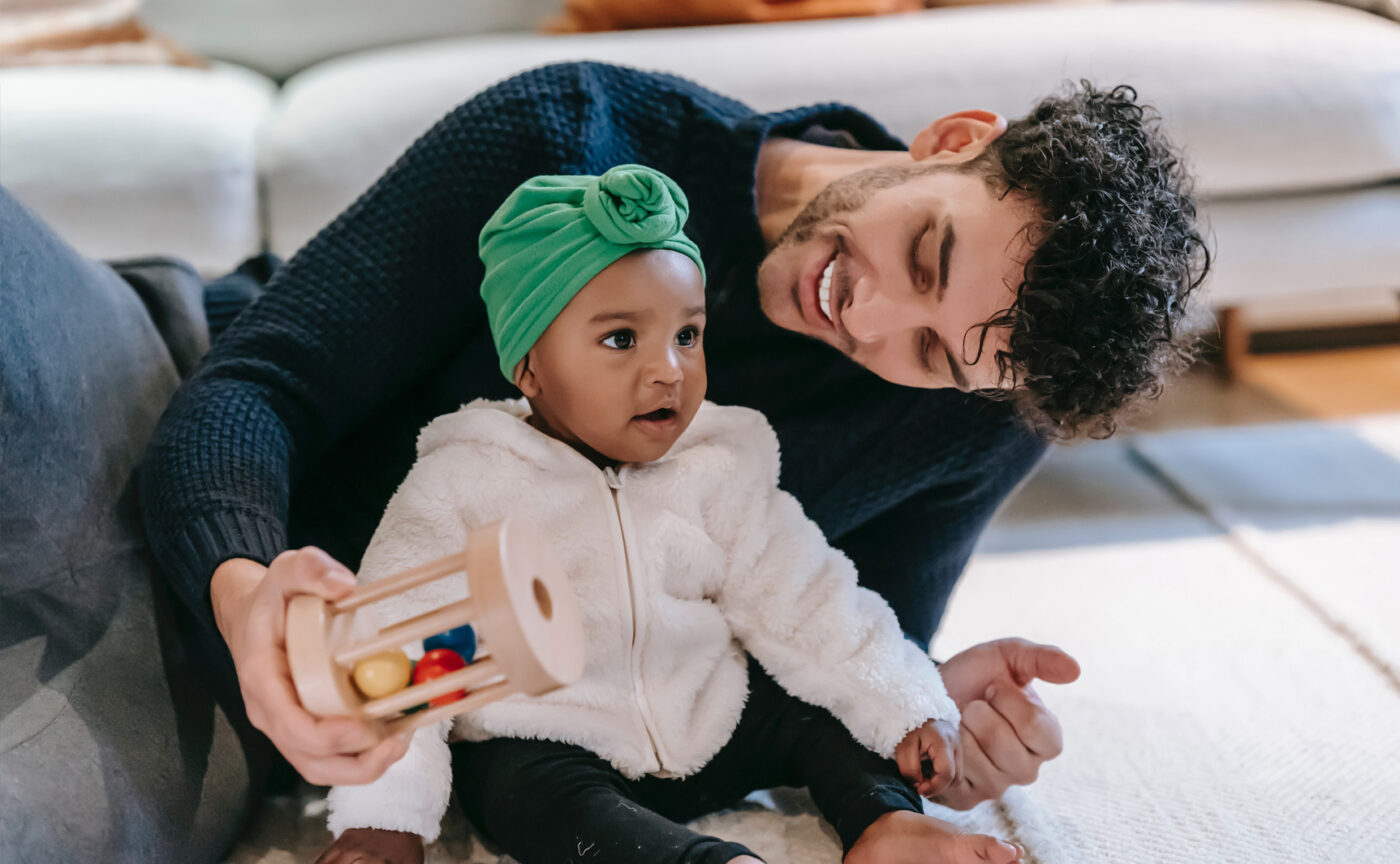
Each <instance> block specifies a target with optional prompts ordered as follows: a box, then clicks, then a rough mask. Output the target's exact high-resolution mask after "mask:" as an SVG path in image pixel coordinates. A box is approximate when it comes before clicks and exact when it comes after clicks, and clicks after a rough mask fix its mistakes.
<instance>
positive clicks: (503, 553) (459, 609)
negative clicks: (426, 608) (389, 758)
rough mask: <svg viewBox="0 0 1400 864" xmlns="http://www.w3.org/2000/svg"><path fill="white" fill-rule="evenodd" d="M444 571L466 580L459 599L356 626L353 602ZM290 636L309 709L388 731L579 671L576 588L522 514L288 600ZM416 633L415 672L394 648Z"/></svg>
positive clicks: (560, 682) (290, 656) (544, 686)
mask: <svg viewBox="0 0 1400 864" xmlns="http://www.w3.org/2000/svg"><path fill="white" fill-rule="evenodd" d="M442 578H456V579H465V581H466V588H467V590H466V595H467V596H466V598H465V599H463V600H460V601H457V602H455V603H451V604H448V605H447V606H444V607H442V608H440V609H435V610H432V611H430V612H426V613H424V614H422V615H419V616H417V617H415V618H410V619H409V620H407V621H403V622H401V623H398V624H394V625H393V626H391V627H388V628H386V629H384V630H378V628H373V629H374V630H375V632H373V633H370V634H369V635H367V636H366V635H364V634H360V633H356V632H355V631H356V630H357V629H360V628H363V626H364V625H363V623H358V624H357V622H356V620H355V619H356V610H359V609H361V607H364V606H366V605H367V604H371V603H375V602H378V601H380V600H383V599H384V598H385V597H389V596H392V595H395V594H400V593H402V592H404V591H409V590H411V589H413V588H416V587H418V586H420V585H423V584H426V583H428V582H431V581H434V580H436V579H442ZM361 619H362V621H363V619H364V616H363V613H361ZM286 632H287V660H288V663H289V664H290V666H291V672H292V681H293V683H294V684H295V685H296V690H297V696H298V697H300V699H301V703H302V705H303V706H304V707H305V708H306V710H307V711H310V712H311V713H312V714H315V715H317V716H319V717H332V716H340V715H351V716H358V717H361V718H363V719H365V720H368V721H370V722H372V723H382V724H384V726H385V728H384V729H383V734H385V735H396V734H399V733H402V732H407V731H411V730H413V729H417V728H418V727H420V726H425V725H427V724H429V723H433V722H435V721H437V720H440V719H442V718H444V717H451V716H453V715H455V714H460V713H462V712H464V711H471V710H473V709H475V708H479V707H481V706H482V705H485V704H487V703H490V702H494V701H496V700H497V699H500V698H502V697H504V696H508V695H510V694H512V693H529V694H532V695H538V694H541V693H547V692H549V691H550V690H554V689H555V688H558V687H563V686H564V685H566V684H571V683H573V682H574V681H577V680H578V679H579V676H581V675H582V674H583V626H582V624H581V623H580V622H579V617H578V609H577V607H576V605H575V603H574V594H573V589H572V588H571V587H570V585H569V580H568V578H567V577H566V576H565V575H564V572H563V570H562V569H561V568H560V566H559V564H558V562H557V561H556V560H555V558H554V556H553V555H552V554H551V551H550V547H549V543H548V542H547V541H546V540H545V538H544V537H543V536H542V535H541V533H540V531H539V529H538V528H536V527H535V525H534V524H533V523H531V522H529V521H528V520H524V519H519V518H509V519H503V520H501V521H500V522H494V523H492V524H490V525H487V526H485V527H483V528H480V529H478V530H476V531H473V532H472V533H471V534H470V535H469V536H468V537H467V546H466V548H465V549H464V550H463V551H461V552H458V553H457V554H455V555H448V556H447V557H445V558H439V559H438V560H436V561H430V562H428V563H427V564H424V565H422V566H421V567H415V568H414V569H412V570H407V571H405V572H403V573H399V574H397V575H395V576H391V577H389V578H387V579H382V580H380V581H378V582H374V583H372V584H369V585H362V586H361V587H359V588H357V589H356V590H355V591H354V593H352V594H350V595H349V596H348V597H346V598H344V599H342V600H340V601H337V602H335V603H329V602H327V601H325V600H322V599H321V598H320V597H317V596H315V595H311V594H303V595H300V596H298V597H294V598H292V600H291V602H290V603H288V605H287V630H286ZM424 639H425V640H426V645H427V647H428V648H430V649H431V650H429V652H428V653H427V654H425V655H424V658H423V660H420V661H419V663H418V666H417V668H413V667H412V664H411V662H410V661H409V659H408V657H407V655H405V654H404V653H403V651H402V650H401V648H400V646H402V645H404V644H407V643H412V642H416V641H419V640H424ZM410 678H411V679H412V681H413V683H412V684H411V685H409V680H410ZM425 703H426V704H427V705H428V706H429V707H428V708H427V709H426V710H421V711H420V710H416V709H418V708H420V707H422V706H423V705H424V704H425ZM409 712H412V713H409Z"/></svg>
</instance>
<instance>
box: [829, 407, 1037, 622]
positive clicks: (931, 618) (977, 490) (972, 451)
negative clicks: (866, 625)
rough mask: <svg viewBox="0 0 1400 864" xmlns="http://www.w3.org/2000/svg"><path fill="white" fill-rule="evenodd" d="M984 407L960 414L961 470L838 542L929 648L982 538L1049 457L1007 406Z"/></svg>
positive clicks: (863, 576) (835, 542) (949, 473)
mask: <svg viewBox="0 0 1400 864" xmlns="http://www.w3.org/2000/svg"><path fill="white" fill-rule="evenodd" d="M978 407H979V408H980V409H981V410H978V411H977V412H976V413H975V414H973V415H972V416H971V418H970V419H969V417H968V415H969V412H962V413H961V414H960V415H959V420H960V422H962V424H963V426H962V427H961V428H963V431H964V434H963V435H962V436H960V438H959V439H958V440H957V441H956V442H954V444H956V445H957V446H958V447H960V448H961V449H962V451H964V452H963V453H962V454H960V458H959V459H958V460H957V461H958V463H959V464H957V465H955V466H954V467H953V468H952V469H950V470H947V471H946V473H945V474H944V476H941V477H940V478H939V479H938V481H937V482H936V483H934V484H931V485H930V486H929V487H928V488H925V489H922V490H920V491H918V492H915V493H914V494H912V495H909V496H908V497H906V498H904V499H903V500H901V501H899V502H898V503H896V504H894V505H893V506H891V507H889V508H888V509H887V510H885V511H883V512H881V513H880V514H879V515H877V516H874V517H872V518H871V519H869V520H868V521H866V522H865V523H864V524H862V525H860V526H859V527H858V528H855V529H854V530H851V531H848V532H846V533H844V534H842V535H840V536H836V537H833V538H832V544H833V545H835V546H836V547H837V548H839V549H841V551H843V552H845V553H846V555H847V556H848V557H849V558H850V559H851V561H852V562H854V563H855V565H856V570H857V572H859V573H860V581H861V584H862V585H864V586H866V587H867V588H870V589H872V590H874V591H875V592H877V593H879V594H880V596H882V597H884V598H885V599H886V600H887V601H888V602H889V604H890V606H891V608H893V609H894V611H895V614H896V615H897V616H898V618H899V623H900V626H901V627H902V628H903V629H904V632H905V633H906V634H907V635H908V636H909V637H910V638H911V639H913V640H914V641H915V642H916V643H917V644H919V645H921V646H924V647H927V646H928V644H929V642H930V641H931V640H932V639H933V635H934V633H935V632H936V631H937V629H938V623H939V621H940V620H941V619H942V617H943V612H944V609H945V608H946V606H947V603H948V597H949V595H951V594H952V591H953V587H954V586H955V585H956V584H957V581H958V578H959V577H960V576H961V575H962V572H963V570H964V569H965V568H966V567H967V562H968V559H969V558H971V556H972V550H973V547H974V546H976V544H977V541H978V538H979V537H981V535H982V531H983V530H984V529H985V528H986V527H987V523H988V522H990V521H991V518H992V516H993V514H995V513H996V510H997V508H998V507H999V506H1000V505H1001V504H1002V503H1003V502H1004V501H1006V499H1007V497H1008V496H1009V495H1010V494H1011V492H1012V490H1013V489H1015V487H1016V485H1017V484H1018V483H1020V482H1022V481H1023V480H1024V479H1025V478H1026V477H1027V476H1028V475H1029V474H1030V473H1031V471H1032V469H1033V468H1034V467H1035V465H1036V463H1037V462H1038V461H1039V460H1040V458H1041V457H1042V456H1043V455H1044V453H1045V448H1046V443H1045V441H1043V440H1041V439H1040V438H1038V437H1037V436H1035V435H1034V434H1032V433H1031V432H1029V431H1028V430H1027V429H1025V428H1024V426H1023V425H1022V424H1020V423H1019V422H1017V421H1016V420H1015V418H1014V416H1011V415H1010V413H1009V412H1003V411H1002V410H1001V409H1002V408H1003V407H1004V406H1002V405H1001V404H1000V403H996V404H990V405H985V406H978ZM930 425H932V424H930ZM948 425H951V424H948ZM940 443H941V442H940Z"/></svg>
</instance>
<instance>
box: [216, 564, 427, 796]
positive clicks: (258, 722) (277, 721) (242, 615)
mask: <svg viewBox="0 0 1400 864" xmlns="http://www.w3.org/2000/svg"><path fill="white" fill-rule="evenodd" d="M354 587H355V577H354V576H353V575H351V573H350V571H349V570H347V569H346V568H345V567H344V565H342V564H340V563H338V562H337V561H336V560H335V559H334V558H332V557H331V556H329V555H327V554H326V553H325V552H322V551H321V550H320V549H316V548H314V547H310V546H308V547H306V548H304V549H300V550H296V551H290V550H289V551H287V552H283V553H282V554H281V555H278V556H277V558H276V559H275V560H274V561H273V562H272V565H271V566H270V567H263V566H262V565H261V564H258V563H257V562H256V561H249V560H247V559H242V558H234V559H231V560H228V561H225V562H224V563H223V564H220V565H219V567H218V569H217V570H215V571H214V578H213V580H212V581H211V583H210V586H209V596H210V599H211V601H212V603H213V606H214V620H215V622H216V623H217V624H218V626H219V632H220V633H221V634H222V635H223V637H224V641H225V642H227V643H228V647H229V651H230V653H232V654H233V663H234V666H235V667H236V668H237V669H238V686H239V689H240V690H242V691H243V703H244V705H245V707H246V708H247V711H248V720H249V722H251V723H252V724H253V725H254V726H255V727H257V728H258V729H259V730H261V731H262V732H263V734H265V735H267V737H268V738H270V739H272V743H273V744H274V745H276V747H277V749H278V750H280V751H282V755H283V756H285V757H287V761H288V762H290V763H292V767H293V768H296V769H297V771H298V772H299V773H300V774H301V776H302V777H304V778H306V780H307V781H308V782H311V783H314V784H316V785H320V786H327V785H352V784H360V783H369V782H370V781H372V780H374V779H375V778H377V777H378V776H379V775H380V774H383V773H384V771H385V770H386V769H387V768H388V767H389V766H390V765H392V764H393V763H394V762H396V761H398V759H399V758H400V757H401V756H403V754H404V753H406V752H407V751H408V740H407V738H406V737H405V738H404V739H399V738H388V739H385V740H384V741H380V740H379V739H378V738H377V737H376V735H375V733H374V731H373V730H372V729H371V728H370V727H369V726H368V725H366V724H365V723H363V722H361V721H359V720H355V719H352V718H349V717H332V718H328V719H324V720H322V719H318V718H316V717H314V716H312V715H311V714H309V713H307V711H306V710H305V709H303V708H302V707H301V702H300V701H299V700H298V699H297V695H296V689H295V687H294V686H293V684H292V673H291V669H290V667H289V666H288V664H287V648H286V638H285V637H286V630H285V628H286V623H287V602H288V601H289V600H290V599H291V597H292V596H293V595H296V594H316V595H319V596H321V597H323V598H325V599H327V600H336V599H339V598H340V597H344V596H345V595H346V594H349V593H350V592H351V591H352V590H354Z"/></svg>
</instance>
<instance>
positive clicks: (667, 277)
mask: <svg viewBox="0 0 1400 864" xmlns="http://www.w3.org/2000/svg"><path fill="white" fill-rule="evenodd" d="M704 329H705V286H704V283H703V281H702V280H701V278H700V270H699V268H697V267H696V266H695V262H693V261H691V260H690V259H689V258H687V257H686V256H685V255H682V254H681V253H679V252H672V251H670V250H667V249H647V250H643V251H638V252H632V253H630V254H628V255H625V256H623V257H622V258H620V259H619V260H618V261H616V262H614V263H613V264H612V265H611V266H609V267H608V268H606V269H605V270H603V271H602V272H601V273H599V274H598V275H597V276H595V277H593V279H592V280H590V281H589V283H588V284H587V285H585V286H584V287H583V290H581V291H579V293H578V294H577V295H576V296H575V297H574V299H573V300H571V301H569V305H568V306H566V307H564V311H563V312H561V313H559V317H557V318H555V319H554V321H553V322H552V323H551V324H550V325H549V329H547V330H545V332H544V335H543V336H541V337H540V340H539V341H538V342H536V343H535V346H534V347H533V348H531V349H530V353H529V368H528V372H527V373H526V374H525V375H524V376H523V377H522V379H521V382H520V386H521V389H522V390H523V391H524V392H525V395H526V396H528V397H530V403H531V405H532V406H533V408H534V411H535V414H536V420H537V421H542V422H543V423H544V424H545V425H546V426H547V431H549V432H550V433H552V434H554V435H555V436H556V437H558V438H560V439H561V440H564V441H567V442H568V443H570V444H573V445H574V446H576V447H579V448H580V449H581V450H582V451H583V452H584V453H585V455H589V456H590V457H593V456H594V454H597V455H598V456H602V457H604V458H605V459H608V460H612V461H616V462H649V461H651V460H653V459H659V458H661V457H662V456H664V455H665V454H666V451H667V450H669V449H671V445H672V444H674V443H675V442H676V439H677V438H679V437H680V435H681V433H682V432H684V431H685V429H686V427H688V426H689V425H690V421H691V420H693V419H694V418H695V412H696V411H697V410H699V408H700V403H701V402H702V401H703V400H704V398H705V387H706V383H707V382H706V377H705V354H704V348H703V346H702V340H701V336H702V334H703V332H704Z"/></svg>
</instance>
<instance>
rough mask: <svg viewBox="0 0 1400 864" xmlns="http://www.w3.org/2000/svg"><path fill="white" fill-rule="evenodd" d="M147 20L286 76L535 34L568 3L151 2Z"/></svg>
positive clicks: (213, 53) (207, 51) (186, 40)
mask: <svg viewBox="0 0 1400 864" xmlns="http://www.w3.org/2000/svg"><path fill="white" fill-rule="evenodd" d="M145 2H146V6H145V11H144V12H143V13H142V15H143V17H144V18H146V19H147V20H149V21H150V22H151V23H152V24H153V25H155V26H157V27H159V28H160V29H161V31H162V32H164V33H168V34H170V35H171V36H172V37H173V38H175V39H178V40H179V41H180V43H181V44H183V45H185V46H186V47H188V48H190V49H191V50H193V51H198V52H200V53H201V54H203V55H204V56H206V57H216V58H218V59H221V60H227V61H229V62H231V63H237V64H238V65H240V66H247V67H249V68H250V69H257V70H259V71H260V72H263V73H265V74H267V75H270V76H272V77H273V78H279V79H280V78H285V77H287V76H288V75H291V74H292V73H293V72H296V71H298V70H301V69H305V68H306V67H307V66H310V65H311V64H313V63H318V62H320V61H322V60H325V59H327V58H329V57H334V56H337V55H340V54H346V53H349V52H351V51H361V50H364V49H366V48H373V47H375V46H379V45H392V44H396V43H400V42H416V41H420V40H423V39H442V38H447V37H452V36H468V35H474V34H478V33H491V32H495V31H508V30H532V29H534V27H535V25H536V24H537V23H538V22H539V21H540V19H542V18H543V17H544V16H545V15H546V14H548V13H550V12H553V11H554V10H555V9H556V8H557V7H558V6H559V3H560V2H561V0H145Z"/></svg>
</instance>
